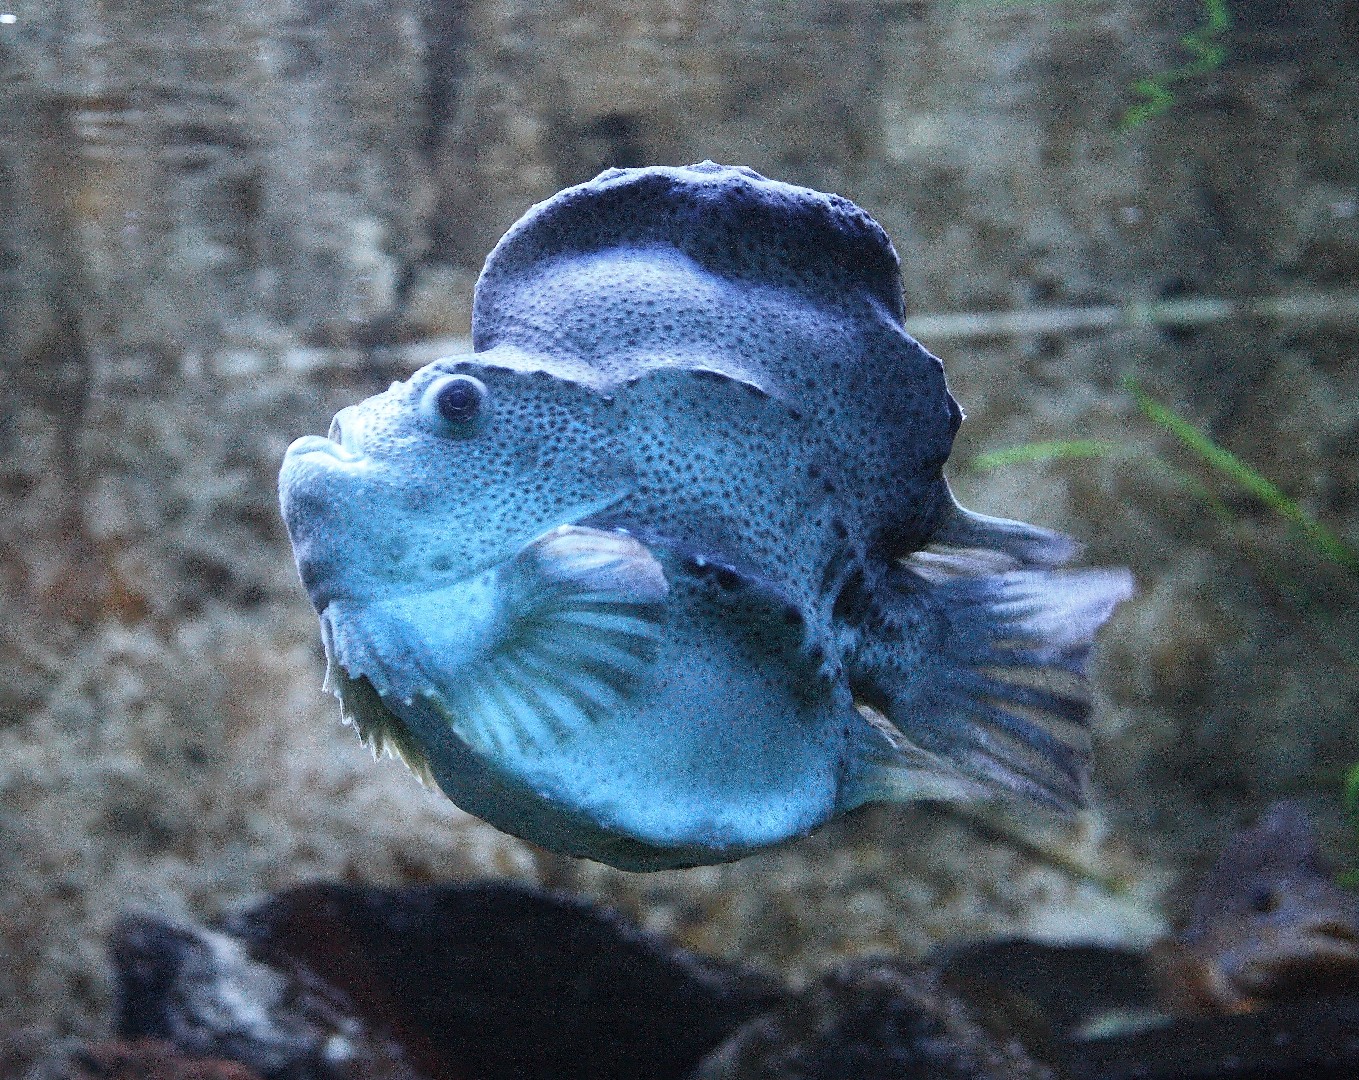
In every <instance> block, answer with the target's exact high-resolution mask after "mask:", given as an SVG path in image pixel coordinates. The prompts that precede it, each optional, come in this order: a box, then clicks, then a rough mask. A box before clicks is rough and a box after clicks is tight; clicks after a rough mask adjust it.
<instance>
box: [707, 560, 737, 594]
mask: <svg viewBox="0 0 1359 1080" xmlns="http://www.w3.org/2000/svg"><path fill="white" fill-rule="evenodd" d="M712 572H713V578H714V579H715V580H716V581H717V584H718V585H719V586H720V587H721V588H723V589H726V590H727V591H728V592H732V591H734V590H735V589H737V588H738V587H739V586H740V584H741V575H740V574H738V573H737V572H736V571H735V570H733V569H731V567H729V566H714V567H713V568H712Z"/></svg>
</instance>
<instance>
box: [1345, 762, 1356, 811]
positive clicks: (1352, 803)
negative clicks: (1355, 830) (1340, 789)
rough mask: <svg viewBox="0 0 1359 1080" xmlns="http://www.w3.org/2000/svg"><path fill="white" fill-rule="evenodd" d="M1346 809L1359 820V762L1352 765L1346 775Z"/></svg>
mask: <svg viewBox="0 0 1359 1080" xmlns="http://www.w3.org/2000/svg"><path fill="white" fill-rule="evenodd" d="M1345 809H1346V810H1348V811H1349V812H1350V814H1351V815H1352V816H1353V817H1355V818H1359V761H1356V762H1355V763H1354V764H1353V765H1351V766H1350V771H1349V772H1347V773H1346V774H1345ZM1356 824H1359V822H1356Z"/></svg>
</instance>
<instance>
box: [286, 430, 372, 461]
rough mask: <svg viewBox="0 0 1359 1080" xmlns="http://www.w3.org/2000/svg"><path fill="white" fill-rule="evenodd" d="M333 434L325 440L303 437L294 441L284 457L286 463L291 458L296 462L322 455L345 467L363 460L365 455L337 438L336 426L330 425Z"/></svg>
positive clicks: (314, 436)
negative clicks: (299, 459) (300, 459)
mask: <svg viewBox="0 0 1359 1080" xmlns="http://www.w3.org/2000/svg"><path fill="white" fill-rule="evenodd" d="M330 430H331V434H330V435H329V436H327V437H325V438H322V437H321V436H320V435H303V436H302V437H301V438H300V439H294V440H293V442H292V445H290V446H289V447H288V450H287V452H286V453H285V454H284V455H283V459H284V462H285V463H286V462H287V461H288V459H289V458H292V459H294V460H296V459H298V458H302V457H308V456H316V455H320V456H322V457H328V458H333V459H334V460H335V461H336V462H339V463H341V464H344V465H352V464H354V463H355V462H357V461H359V460H360V459H362V457H363V455H362V454H360V453H359V452H358V451H356V450H354V449H352V448H351V447H348V446H346V445H345V444H344V443H343V442H342V441H341V439H340V438H338V437H337V436H336V432H335V424H334V422H333V421H332V423H331V425H330Z"/></svg>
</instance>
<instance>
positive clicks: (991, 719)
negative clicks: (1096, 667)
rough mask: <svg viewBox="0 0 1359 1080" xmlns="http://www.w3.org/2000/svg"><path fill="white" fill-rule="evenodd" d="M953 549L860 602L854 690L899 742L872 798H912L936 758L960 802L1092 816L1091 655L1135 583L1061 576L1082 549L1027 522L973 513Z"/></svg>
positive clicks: (867, 785) (935, 553)
mask: <svg viewBox="0 0 1359 1080" xmlns="http://www.w3.org/2000/svg"><path fill="white" fill-rule="evenodd" d="M1026 530H1027V531H1026ZM946 541H947V542H946V543H944V544H937V545H935V546H932V547H931V548H928V549H926V550H925V551H922V552H918V553H917V554H916V555H914V556H912V557H911V558H910V559H909V560H907V561H906V562H905V563H903V564H901V565H899V566H893V567H892V568H891V569H890V571H889V572H888V573H887V574H886V575H885V576H884V578H883V579H882V580H881V582H880V583H879V584H877V585H876V586H875V587H874V588H873V589H872V592H871V595H866V596H865V597H863V598H862V601H861V604H860V605H859V606H862V608H863V609H864V612H863V615H862V617H861V618H860V619H858V620H855V621H857V622H858V623H859V635H858V638H857V642H856V646H855V648H854V650H853V651H852V655H851V657H850V665H849V667H850V680H851V686H852V687H853V689H854V691H855V696H856V698H857V699H858V700H860V701H862V702H863V703H864V704H865V705H868V706H870V707H872V708H873V709H875V710H877V711H878V712H879V713H881V714H882V716H883V717H884V718H885V720H886V721H887V722H888V723H889V724H890V725H891V727H892V728H893V729H894V731H895V732H896V733H897V735H898V736H899V738H896V739H895V741H896V742H897V743H898V744H899V745H900V751H899V752H896V753H894V754H892V755H885V756H882V757H881V760H877V761H874V762H872V763H871V764H870V765H869V766H868V767H867V768H866V769H865V773H864V778H863V781H862V786H863V797H864V799H865V800H867V799H871V798H884V797H886V798H892V797H897V798H899V797H902V796H903V795H905V794H908V793H909V790H910V788H911V786H912V785H911V784H909V783H908V784H903V783H902V782H901V780H902V777H901V776H900V775H898V774H899V773H901V772H902V770H903V769H904V770H907V773H908V775H909V771H910V770H912V769H918V768H919V760H920V755H921V753H922V752H923V754H925V755H928V756H929V757H931V758H933V759H937V760H938V761H940V762H941V764H942V766H943V767H944V768H946V769H947V770H949V771H950V772H954V773H956V776H957V778H958V780H960V781H965V782H955V784H954V786H955V787H956V788H957V790H958V791H959V793H960V797H967V796H969V795H975V794H976V793H977V792H978V791H982V792H984V791H986V790H991V791H996V790H999V791H1007V792H1012V793H1015V794H1018V795H1022V796H1025V797H1028V798H1031V799H1033V800H1035V801H1037V802H1040V803H1044V804H1046V805H1048V806H1051V807H1054V808H1057V809H1072V808H1075V807H1079V806H1080V805H1082V804H1083V803H1084V800H1085V785H1086V781H1087V778H1088V774H1089V761H1090V733H1089V718H1090V712H1091V700H1090V688H1089V684H1088V681H1087V679H1086V667H1087V664H1088V661H1089V657H1090V648H1091V644H1092V642H1093V639H1094V635H1095V632H1096V631H1097V630H1098V629H1099V627H1100V626H1101V625H1102V624H1103V623H1104V622H1105V620H1106V619H1108V617H1109V615H1110V613H1111V612H1112V611H1113V609H1114V607H1115V605H1117V604H1118V602H1119V601H1121V600H1123V599H1126V598H1127V597H1128V596H1129V595H1131V593H1132V577H1131V575H1130V574H1129V573H1128V572H1127V571H1126V570H1108V569H1085V570H1057V569H1051V568H1050V567H1051V566H1052V564H1053V563H1055V562H1059V561H1061V559H1062V558H1063V557H1064V556H1067V555H1070V554H1071V553H1072V552H1073V551H1074V545H1072V544H1071V543H1070V542H1069V541H1066V540H1065V538H1063V537H1059V536H1058V535H1057V534H1055V533H1048V532H1046V531H1044V530H1040V529H1034V528H1032V527H1031V526H1026V525H1022V524H1020V523H1018V522H1010V521H1003V520H1001V519H992V518H983V517H981V516H980V515H971V514H969V515H967V517H966V518H965V519H962V521H961V523H960V525H959V527H958V528H956V529H953V530H951V531H949V532H948V533H946ZM955 545H966V546H955ZM849 606H854V605H852V604H851V605H849ZM894 758H897V759H899V761H896V760H893V759H894ZM921 794H922V795H925V796H926V797H928V793H926V792H923V791H922V792H921Z"/></svg>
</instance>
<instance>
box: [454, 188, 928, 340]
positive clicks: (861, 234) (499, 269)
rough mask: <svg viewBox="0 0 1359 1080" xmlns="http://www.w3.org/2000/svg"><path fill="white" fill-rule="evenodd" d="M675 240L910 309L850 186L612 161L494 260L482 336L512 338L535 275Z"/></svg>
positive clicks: (827, 289)
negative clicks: (520, 301)
mask: <svg viewBox="0 0 1359 1080" xmlns="http://www.w3.org/2000/svg"><path fill="white" fill-rule="evenodd" d="M667 246H668V247H670V248H673V249H674V250H675V251H676V252H678V253H679V254H680V255H683V256H685V257H687V258H688V259H691V260H693V262H694V263H696V264H697V265H698V266H700V267H701V268H702V269H704V270H707V271H709V272H711V273H714V274H717V275H719V276H722V277H728V278H738V279H742V280H746V281H753V282H757V283H760V284H769V285H784V286H787V287H790V288H793V289H796V290H799V291H801V292H804V293H806V294H807V295H809V296H811V297H813V298H818V297H819V298H822V299H825V298H828V297H834V296H837V295H839V294H843V293H845V292H848V291H865V292H867V293H868V294H869V295H870V296H871V297H873V298H874V299H875V300H876V301H878V302H879V303H880V304H881V305H882V308H883V310H884V311H886V312H888V313H889V314H890V315H892V316H893V317H895V319H897V320H898V321H899V320H900V319H901V318H902V315H903V312H902V302H901V283H900V273H899V262H898V260H897V254H896V252H895V251H894V250H893V248H892V243H891V241H890V240H889V239H888V238H887V234H886V233H885V232H884V231H883V229H882V227H881V226H880V225H879V224H878V223H877V222H876V221H874V220H873V219H872V218H871V217H869V215H868V214H867V213H866V212H864V211H863V210H861V209H860V208H859V207H858V206H856V205H855V204H854V203H852V202H850V201H849V200H848V199H846V198H843V197H841V196H839V195H829V194H826V193H824V192H820V191H812V190H811V189H809V188H803V187H797V186H795V185H793V184H785V183H781V182H779V181H776V180H769V179H766V178H765V177H763V176H761V175H760V174H759V173H757V172H754V171H753V170H751V169H747V168H743V167H739V166H726V165H718V164H715V163H714V162H711V161H704V162H701V163H699V164H697V165H689V166H685V167H681V168H675V167H669V166H652V167H648V168H644V169H609V170H607V171H606V172H602V173H600V174H599V175H598V176H597V177H595V178H594V179H593V180H590V181H588V182H586V183H584V184H578V185H577V186H575V187H571V188H567V189H566V190H565V191H561V192H559V193H558V194H556V195H554V196H553V197H552V198H550V199H547V200H546V201H544V202H541V203H539V204H538V205H537V206H535V207H533V208H532V209H531V210H530V211H529V212H528V213H527V214H525V215H524V216H523V217H522V218H520V219H519V221H518V222H516V223H515V225H514V226H512V227H511V228H510V230H509V232H507V233H506V234H505V235H504V236H503V237H502V238H501V240H500V243H498V244H497V245H496V246H495V250H493V251H492V252H491V254H490V256H489V257H488V258H487V260H486V266H485V269H483V271H482V274H481V278H480V280H479V281H478V282H477V292H476V302H475V305H474V307H473V312H472V335H473V344H474V347H475V348H476V349H478V350H482V349H488V348H491V347H493V346H495V345H496V344H499V343H500V342H501V340H502V334H501V331H502V329H503V328H504V327H505V326H506V325H507V324H509V323H512V321H513V318H512V317H513V312H514V310H515V308H516V305H515V295H516V292H517V290H518V288H519V286H520V284H521V280H522V279H523V278H524V277H525V275H526V274H527V273H528V272H530V271H533V270H536V269H539V268H541V267H542V266H543V264H545V263H547V262H550V261H553V260H556V259H562V258H567V259H569V258H571V257H573V256H584V255H589V254H593V253H598V252H601V251H604V250H607V249H612V248H619V249H629V248H631V249H636V250H642V249H647V248H650V249H655V248H656V247H667Z"/></svg>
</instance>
